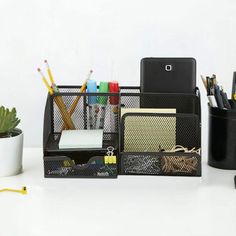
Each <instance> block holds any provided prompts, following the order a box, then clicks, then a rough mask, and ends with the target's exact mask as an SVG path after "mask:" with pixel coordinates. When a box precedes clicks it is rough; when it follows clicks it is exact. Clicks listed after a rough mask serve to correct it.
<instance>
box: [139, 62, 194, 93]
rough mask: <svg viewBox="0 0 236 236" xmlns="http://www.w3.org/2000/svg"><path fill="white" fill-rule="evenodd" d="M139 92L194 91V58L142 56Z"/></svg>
mask: <svg viewBox="0 0 236 236" xmlns="http://www.w3.org/2000/svg"><path fill="white" fill-rule="evenodd" d="M140 87H141V92H153V93H191V94H192V93H195V87H196V60H195V59H194V58H154V57H150V58H143V59H142V60H141V77H140Z"/></svg>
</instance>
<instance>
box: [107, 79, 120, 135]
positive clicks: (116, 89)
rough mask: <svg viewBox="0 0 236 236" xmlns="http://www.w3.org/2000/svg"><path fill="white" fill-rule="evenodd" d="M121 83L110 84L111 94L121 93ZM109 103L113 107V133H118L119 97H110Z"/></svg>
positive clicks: (111, 116)
mask: <svg viewBox="0 0 236 236" xmlns="http://www.w3.org/2000/svg"><path fill="white" fill-rule="evenodd" d="M119 91H120V88H119V83H118V82H116V81H112V82H109V92H110V93H119ZM109 102H110V105H111V112H110V120H111V132H118V104H119V96H110V98H109Z"/></svg>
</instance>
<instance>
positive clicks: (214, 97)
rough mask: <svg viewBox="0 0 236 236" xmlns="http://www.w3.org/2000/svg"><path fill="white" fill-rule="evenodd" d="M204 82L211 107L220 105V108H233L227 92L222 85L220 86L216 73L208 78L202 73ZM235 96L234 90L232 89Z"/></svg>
mask: <svg viewBox="0 0 236 236" xmlns="http://www.w3.org/2000/svg"><path fill="white" fill-rule="evenodd" d="M201 79H202V82H203V84H204V86H205V88H206V91H207V97H208V100H209V104H210V106H211V107H218V108H220V109H231V108H232V107H231V105H230V103H229V100H228V97H227V93H226V92H225V91H224V90H223V87H222V86H219V85H218V83H217V80H216V75H214V74H213V75H212V76H211V77H209V76H207V77H206V78H205V77H204V76H203V75H201ZM232 96H233V90H232Z"/></svg>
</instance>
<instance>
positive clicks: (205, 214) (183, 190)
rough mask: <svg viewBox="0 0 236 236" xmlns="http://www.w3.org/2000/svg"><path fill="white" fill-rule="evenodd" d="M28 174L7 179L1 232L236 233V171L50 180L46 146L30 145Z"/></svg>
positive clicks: (0, 205) (30, 235)
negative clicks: (45, 170)
mask: <svg viewBox="0 0 236 236" xmlns="http://www.w3.org/2000/svg"><path fill="white" fill-rule="evenodd" d="M23 166H24V172H23V173H22V174H20V175H17V176H13V177H4V178H0V188H4V187H11V188H21V187H22V186H24V185H25V186H27V189H28V194H27V195H21V194H18V193H10V192H2V193H0V235H1V236H21V235H22V236H49V235H50V236H61V235H65V236H70V235H81V236H85V235H93V236H100V235H103V236H104V235H109V236H116V235H122V236H124V235H145V236H146V235H147V236H148V235H158V236H166V235H168V236H172V235H173V236H179V235H181V236H185V235H186V236H192V235H195V236H202V235H206V236H224V235H225V236H231V235H232V236H235V235H236V190H235V189H234V183H233V177H234V175H235V174H236V171H224V170H218V169H214V168H211V167H209V166H207V165H206V163H205V162H203V177H202V178H189V177H187V178H186V177H161V176H158V177H149V176H138V177H137V176H119V177H118V179H45V178H44V177H43V159H42V149H37V148H27V149H25V150H24V161H23Z"/></svg>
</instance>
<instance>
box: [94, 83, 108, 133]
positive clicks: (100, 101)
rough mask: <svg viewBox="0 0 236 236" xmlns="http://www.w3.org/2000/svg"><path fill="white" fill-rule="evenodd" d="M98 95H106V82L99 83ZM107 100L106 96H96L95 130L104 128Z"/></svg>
mask: <svg viewBox="0 0 236 236" xmlns="http://www.w3.org/2000/svg"><path fill="white" fill-rule="evenodd" d="M99 93H108V82H100V85H99ZM107 99H108V97H107V96H98V97H97V120H96V129H103V128H104V120H105V112H106V106H107Z"/></svg>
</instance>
